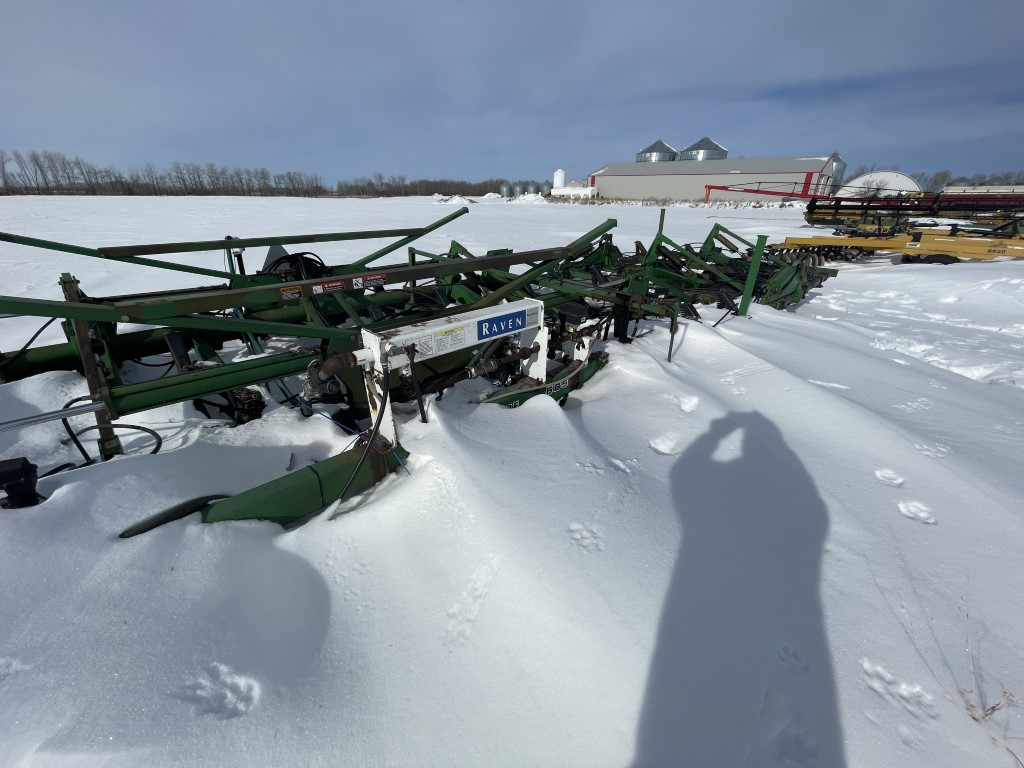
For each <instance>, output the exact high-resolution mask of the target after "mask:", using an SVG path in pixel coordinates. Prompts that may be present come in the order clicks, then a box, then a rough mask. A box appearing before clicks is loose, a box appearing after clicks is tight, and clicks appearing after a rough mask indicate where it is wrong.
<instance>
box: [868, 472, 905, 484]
mask: <svg viewBox="0 0 1024 768" xmlns="http://www.w3.org/2000/svg"><path fill="white" fill-rule="evenodd" d="M875 477H877V478H878V479H879V480H880V481H881V482H883V483H885V484H886V485H891V486H892V487H893V488H899V487H900V486H901V485H903V483H904V482H906V481H905V480H904V479H903V478H902V477H900V476H899V475H898V474H896V473H895V472H893V471H892V470H891V469H876V470H875Z"/></svg>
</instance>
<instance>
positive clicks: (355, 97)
mask: <svg viewBox="0 0 1024 768" xmlns="http://www.w3.org/2000/svg"><path fill="white" fill-rule="evenodd" d="M3 21H4V24H3V27H2V29H3V34H2V41H3V42H2V44H0V84H2V91H0V92H2V98H3V109H2V110H0V148H3V149H7V150H8V151H13V150H20V151H22V152H26V151H29V150H33V149H35V150H52V151H56V152H63V153H64V154H67V155H72V156H74V155H79V156H81V157H82V158H84V159H86V160H89V161H90V162H92V163H94V164H97V165H113V166H115V167H117V168H120V169H122V170H129V169H131V168H141V167H142V166H144V165H145V164H146V163H153V164H155V165H156V166H157V167H166V166H167V165H169V164H170V163H172V162H174V161H176V160H177V161H187V162H197V163H203V164H205V163H207V162H213V163H216V164H218V165H226V166H230V167H234V166H246V167H257V166H265V167H267V168H269V169H270V170H271V171H272V172H281V171H286V170H299V171H305V172H311V173H319V174H320V175H321V176H322V177H323V179H324V181H325V182H327V183H329V184H333V182H335V181H337V180H339V179H354V178H356V177H359V176H367V175H371V174H373V173H376V172H380V173H383V174H384V175H385V176H388V175H405V176H406V177H407V178H409V179H414V178H457V179H467V180H481V179H485V178H490V177H505V178H511V179H525V178H534V179H544V178H550V176H551V173H552V172H553V171H554V170H555V169H556V168H559V167H561V168H564V169H565V170H566V172H567V174H568V176H569V177H570V178H576V177H582V176H584V175H585V174H587V173H588V172H589V171H592V170H595V169H596V168H599V167H600V166H602V165H604V164H605V163H608V162H625V161H631V160H632V159H633V156H634V154H635V153H636V152H638V151H639V150H640V149H642V148H644V147H645V146H647V145H648V144H650V143H651V142H653V141H654V140H655V139H659V138H660V139H662V140H664V141H666V142H668V143H669V144H671V145H673V146H676V147H678V148H681V147H684V146H686V145H688V144H690V143H692V142H694V141H696V140H697V139H699V138H700V137H701V136H705V135H707V136H710V137H711V138H713V139H715V140H716V141H718V142H719V143H721V144H723V145H724V146H726V147H727V148H728V149H729V151H730V156H731V157H743V156H775V155H787V156H789V155H793V156H801V155H813V156H816V155H825V154H828V153H830V152H833V151H838V152H840V153H841V154H842V155H843V157H844V158H845V159H846V160H847V162H848V163H849V165H850V168H851V169H853V168H854V167H856V166H859V165H872V164H874V165H878V166H881V167H894V166H898V167H899V168H900V169H902V170H904V171H918V170H922V171H934V170H939V169H943V168H948V169H950V170H952V171H953V172H954V174H969V173H974V172H986V173H987V172H993V171H999V170H1020V169H1024V152H1022V150H1021V147H1022V146H1024V81H1022V80H1021V77H1020V73H1021V71H1022V70H1024V45H1022V44H1021V42H1020V36H1021V30H1022V29H1024V0H976V1H975V2H973V3H964V2H962V0H960V1H958V2H952V1H951V0H885V1H884V2H879V1H878V0H859V1H858V2H857V3H855V4H850V3H838V2H831V1H830V0H773V1H772V2H766V1H765V0H745V1H744V2H737V1H736V0H715V2H709V1H705V2H701V3H695V2H689V0H676V1H675V2H668V1H665V2H661V1H657V2H643V0H640V1H638V2H633V3H630V4H628V5H627V4H626V3H622V2H616V3H612V2H605V1H604V0H591V1H590V2H583V1H581V0H547V1H546V2H534V0H520V1H519V2H502V3H494V2H484V1H483V0H477V1H476V2H470V1H469V0H466V1H462V0H457V1H455V2H447V1H446V0H439V1H438V2H433V3H430V2H422V1H421V2H408V1H406V0H402V1H400V2H399V1H395V0H375V2H373V3H360V4H358V5H356V4H352V3H347V2H344V0H340V1H339V0H333V2H326V1H320V0H291V2H288V3H284V2H269V1H267V0H250V1H248V2H245V1H243V0H179V1H178V2H175V3H150V2H145V0H141V1H140V0H134V1H125V0H91V2H81V1H80V0H7V2H6V3H5V8H4V13H3Z"/></svg>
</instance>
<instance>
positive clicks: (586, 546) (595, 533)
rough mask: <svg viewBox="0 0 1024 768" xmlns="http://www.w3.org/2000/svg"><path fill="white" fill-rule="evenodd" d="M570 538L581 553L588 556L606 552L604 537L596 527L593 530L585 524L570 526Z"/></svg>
mask: <svg viewBox="0 0 1024 768" xmlns="http://www.w3.org/2000/svg"><path fill="white" fill-rule="evenodd" d="M569 538H570V539H572V541H573V543H574V544H575V545H576V546H577V547H579V550H580V551H581V552H585V553H586V554H588V555H589V554H591V553H593V552H602V551H603V550H604V536H603V535H602V533H601V531H600V529H598V528H596V527H595V528H592V527H590V526H589V525H585V524H584V523H573V524H572V525H570V526H569Z"/></svg>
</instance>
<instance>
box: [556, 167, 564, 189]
mask: <svg viewBox="0 0 1024 768" xmlns="http://www.w3.org/2000/svg"><path fill="white" fill-rule="evenodd" d="M554 188H555V189H565V171H563V170H562V169H561V168H559V169H558V170H557V171H555V183H554Z"/></svg>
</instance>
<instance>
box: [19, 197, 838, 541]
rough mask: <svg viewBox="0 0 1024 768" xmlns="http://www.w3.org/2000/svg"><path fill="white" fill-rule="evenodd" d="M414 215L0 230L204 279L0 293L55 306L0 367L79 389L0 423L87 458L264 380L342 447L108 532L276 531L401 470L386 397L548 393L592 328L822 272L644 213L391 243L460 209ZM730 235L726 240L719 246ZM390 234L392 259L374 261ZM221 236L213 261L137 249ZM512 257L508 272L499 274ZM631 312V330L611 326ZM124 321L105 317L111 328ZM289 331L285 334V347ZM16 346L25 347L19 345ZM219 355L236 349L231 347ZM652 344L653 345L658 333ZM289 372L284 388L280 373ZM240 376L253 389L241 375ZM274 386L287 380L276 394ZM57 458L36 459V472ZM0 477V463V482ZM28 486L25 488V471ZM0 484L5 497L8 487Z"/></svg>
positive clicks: (790, 294) (239, 406)
mask: <svg viewBox="0 0 1024 768" xmlns="http://www.w3.org/2000/svg"><path fill="white" fill-rule="evenodd" d="M467 212H468V209H466V208H461V209H459V210H458V211H456V212H455V213H453V214H451V215H450V216H446V217H444V218H442V219H439V220H438V221H436V222H434V223H432V224H430V225H428V226H426V227H420V228H410V229H393V230H370V231H357V232H335V233H324V234H308V235H291V236H283V237H257V238H225V239H223V240H207V241H200V242H181V243H161V244H151V245H134V246H124V247H116V248H85V247H81V246H77V245H70V244H66V243H57V242H51V241H46V240H39V239H35V238H30V237H23V236H19V235H12V234H7V233H0V240H2V241H6V242H9V243H14V244H19V245H24V246H31V247H37V248H45V249H48V250H53V251H60V252H64V253H69V254H74V255H78V256H86V257H92V258H99V259H104V260H107V261H111V262H124V263H128V264H135V265H142V266H148V267H154V268H158V269H162V270H169V271H173V272H184V273H189V274H199V275H204V276H208V277H212V278H217V279H219V280H221V281H223V282H222V283H221V284H219V285H214V286H209V287H203V288H188V289H179V290H168V291H160V292H153V293H143V294H132V295H123V296H106V297H91V296H88V295H86V294H85V293H84V292H83V291H82V289H81V287H80V286H79V282H78V280H76V279H75V278H74V277H73V276H72V275H71V274H69V273H65V274H63V275H62V276H61V278H60V285H61V286H62V289H63V292H64V296H65V299H66V300H65V301H49V300H41V299H31V298H21V297H11V296H2V297H0V312H3V313H7V314H11V315H23V316H35V317H42V318H49V321H52V320H53V319H57V318H59V319H62V321H63V323H62V327H63V329H64V333H65V336H66V338H67V341H66V342H64V343H61V344H53V345H48V346H40V347H31V346H30V345H25V347H23V348H21V349H19V350H17V351H14V352H8V353H0V381H14V380H17V379H21V378H25V377H28V376H33V375H36V374H39V373H42V372H45V371H51V370H78V371H80V372H81V373H82V374H83V376H84V377H85V380H86V383H87V384H88V387H89V392H90V396H89V397H87V398H79V399H78V400H85V401H88V402H87V403H86V404H85V405H79V406H75V407H72V406H73V405H74V402H77V401H72V403H68V404H67V405H66V406H65V407H64V408H63V409H61V410H59V411H54V412H52V413H49V414H42V415H39V416H34V417H30V418H29V419H22V420H18V421H14V422H5V423H0V430H3V429H13V428H17V427H19V426H24V425H25V424H27V423H39V422H40V421H45V420H47V419H52V420H58V419H59V420H62V421H63V422H64V425H65V428H66V429H67V430H68V433H69V436H70V439H71V440H73V441H74V442H75V443H76V446H77V447H78V448H79V450H80V451H81V452H82V453H83V455H84V456H85V457H86V458H87V463H91V462H93V461H95V460H96V459H95V458H90V457H89V455H88V453H87V452H86V451H85V449H84V447H83V446H82V445H81V443H80V441H78V437H77V435H78V434H80V433H81V432H84V431H96V432H97V433H98V440H97V448H98V451H99V454H100V455H99V458H100V459H103V460H106V459H109V458H111V457H113V456H115V455H117V454H119V453H121V452H122V447H121V444H120V441H119V439H118V436H117V433H116V431H115V430H117V429H141V430H142V431H145V432H148V433H150V434H151V435H153V436H154V437H155V438H156V439H157V445H156V448H154V449H153V452H155V451H156V450H159V447H160V442H159V436H158V435H156V434H155V433H154V432H153V431H152V430H148V429H146V428H143V427H133V426H131V425H126V424H123V423H119V422H118V420H119V419H121V418H122V417H124V416H127V415H129V414H132V413H137V412H140V411H145V410H149V409H152V408H157V407H160V406H163V405H168V404H172V403H177V402H183V401H192V402H193V403H194V404H195V406H196V408H197V409H199V410H200V411H201V412H203V413H206V414H207V415H210V416H222V417H225V418H227V419H229V420H231V421H232V422H233V423H235V424H244V423H246V422H248V421H251V420H253V419H258V418H260V415H261V414H262V411H263V408H264V407H265V403H266V397H267V396H268V394H269V393H270V392H272V391H273V390H272V389H271V386H270V385H271V384H273V387H274V389H276V390H277V391H278V392H279V393H280V394H281V395H282V396H283V400H284V402H285V403H287V404H289V405H292V406H295V407H297V408H300V409H301V411H302V413H303V414H304V415H311V414H312V413H313V412H314V411H316V410H318V408H320V407H327V408H330V409H332V410H334V411H335V413H334V415H333V417H332V418H333V419H334V420H335V421H336V422H337V423H339V425H340V426H342V427H343V428H347V429H349V430H350V431H351V432H352V433H353V435H354V436H355V438H354V445H352V446H351V447H350V448H348V449H347V450H345V451H342V452H341V453H338V454H336V455H334V456H331V457H330V458H327V459H325V460H323V461H320V462H317V463H315V464H313V465H311V466H308V467H305V468H302V469H298V470H295V471H293V472H290V473H289V474H287V475H285V476H284V477H281V478H279V479H277V480H273V481H271V482H268V483H265V484H263V485H260V486H258V487H256V488H253V489H251V490H249V491H246V492H244V493H241V494H237V495H235V496H232V497H230V498H221V497H203V498H201V499H194V500H191V501H186V502H183V503H181V504H178V505H176V506H174V507H172V508H171V509H169V510H166V511H164V512H163V513H161V514H160V515H158V516H156V517H154V518H152V519H150V520H148V521H143V522H142V523H140V524H138V525H136V526H132V528H130V529H129V530H127V531H125V534H124V535H126V536H128V535H135V534H137V533H141V532H143V531H146V530H149V529H151V528H152V527H155V526H156V525H160V524H162V523H164V522H168V521H170V520H174V519H178V518H180V517H183V516H185V515H188V514H191V513H194V512H201V514H202V517H203V520H204V521H207V522H214V521H222V520H239V519H262V520H273V521H275V522H278V523H280V524H282V525H285V526H287V527H292V526H294V525H296V524H300V523H302V522H304V521H305V520H308V519H309V518H311V517H312V516H314V515H315V514H317V513H318V512H320V511H322V510H323V509H324V508H326V507H328V506H330V505H331V504H333V503H334V502H336V501H338V500H340V499H344V498H348V497H351V496H354V495H357V494H359V493H362V492H364V491H366V490H367V489H369V488H370V487H372V486H373V485H374V484H375V483H376V482H378V481H379V480H380V479H382V478H383V477H384V476H385V475H387V474H388V473H389V472H392V471H395V470H396V469H398V468H400V467H401V466H403V459H404V457H405V456H406V455H407V453H406V451H405V450H404V449H403V448H402V446H401V444H400V442H399V439H398V435H397V432H396V430H395V426H394V420H393V417H392V413H391V405H392V403H402V402H409V403H411V402H415V403H417V404H418V406H419V412H420V414H421V418H423V419H424V420H425V419H426V409H425V408H424V397H426V396H429V395H431V394H436V395H437V396H438V397H440V396H441V395H442V394H443V392H444V391H445V389H447V388H449V387H451V386H452V385H454V384H455V383H456V382H458V381H462V380H465V379H470V378H478V377H479V378H486V379H488V380H489V381H491V382H492V384H493V390H492V391H491V393H490V394H489V395H487V396H485V397H483V398H482V399H481V400H480V402H490V403H498V404H501V405H505V406H507V407H516V406H518V405H521V404H522V403H523V402H525V401H526V400H527V399H529V398H530V397H533V396H536V395H539V394H543V395H548V396H551V397H553V398H555V399H556V400H558V401H559V402H561V403H564V402H565V399H566V398H567V397H568V395H569V393H570V392H571V391H573V390H575V389H577V388H579V387H581V386H582V385H583V384H584V383H585V382H586V381H587V380H589V379H590V378H591V377H592V376H593V375H594V374H595V373H596V372H597V371H598V370H600V369H601V368H602V367H603V366H604V365H605V363H606V362H607V359H608V355H607V352H604V351H597V350H596V349H594V345H595V344H597V343H598V342H601V341H604V340H607V338H608V335H609V332H611V331H614V337H615V339H617V340H618V341H621V342H629V341H631V340H632V338H633V335H635V333H636V328H637V324H638V323H639V321H640V320H642V319H644V318H647V317H661V318H666V319H668V320H670V322H671V331H672V335H673V336H674V334H675V331H676V328H677V325H678V322H679V318H680V317H682V318H683V319H686V320H693V321H700V320H701V315H700V312H699V310H698V305H707V304H712V305H716V306H718V307H720V308H723V309H726V310H727V312H728V313H733V314H739V315H744V314H746V313H747V310H748V307H749V304H750V302H751V301H757V302H760V303H762V304H766V305H768V306H771V307H775V308H783V307H785V306H788V305H789V304H792V303H794V302H798V301H800V300H801V299H803V298H804V296H805V295H806V293H807V291H808V290H810V289H811V288H813V287H815V286H817V285H820V284H821V282H822V281H823V280H825V279H826V278H827V277H829V276H831V275H834V274H835V272H834V271H833V270H827V269H822V268H820V267H815V266H812V265H811V264H810V263H809V262H806V261H803V260H800V259H796V260H792V259H791V260H789V261H788V262H786V261H783V260H782V259H779V258H777V257H776V256H774V255H773V254H772V253H770V252H769V251H768V250H767V249H766V247H765V246H766V238H764V237H759V238H758V239H757V241H756V242H753V243H752V242H749V241H747V240H744V239H743V238H742V237H739V236H738V235H736V234H735V233H732V232H729V231H728V230H726V229H725V228H723V227H720V226H718V225H716V226H715V227H714V228H713V229H712V231H711V233H710V234H709V235H708V237H707V238H706V239H705V240H704V242H703V243H701V244H699V245H697V246H694V245H686V244H684V245H680V244H678V243H676V242H674V241H673V240H671V239H669V238H668V237H667V236H666V235H665V234H664V232H663V225H664V211H662V217H661V223H660V224H659V227H658V232H657V235H656V236H655V238H654V239H653V241H652V243H651V244H650V246H648V247H644V246H643V245H641V244H640V243H637V245H636V249H635V252H633V253H630V254H623V253H622V252H621V251H620V250H619V249H618V248H617V247H616V246H615V245H614V243H613V241H612V236H611V234H609V233H610V232H611V230H612V229H613V228H614V227H615V225H616V222H615V220H614V219H609V220H607V221H605V222H604V223H603V224H601V225H600V226H598V227H595V228H594V229H593V230H591V231H590V232H587V233H586V234H584V235H582V236H581V237H579V238H578V239H576V240H575V241H573V242H572V243H569V244H568V245H566V246H562V247H556V248H546V249H540V250H535V251H521V252H514V251H512V250H510V249H501V250H494V251H489V252H488V253H486V254H485V255H483V256H474V255H473V254H471V253H470V252H469V251H468V250H467V249H465V248H464V247H462V246H461V245H459V244H458V243H457V242H454V241H453V242H452V243H451V246H450V247H449V249H448V251H447V252H446V253H441V254H433V253H428V252H426V251H423V250H420V249H417V248H415V247H412V246H411V243H413V242H414V241H416V240H417V239H419V238H421V237H423V236H424V235H426V234H428V233H430V232H433V231H435V230H436V229H438V228H440V227H442V226H444V225H445V224H447V223H449V222H451V221H452V220H454V219H456V218H458V217H459V216H462V215H464V214H465V213H467ZM374 239H391V240H393V242H391V243H389V244H388V245H385V246H384V247H382V248H379V249H377V250H375V251H373V252H371V253H370V254H368V255H367V256H364V257H362V258H360V259H358V260H356V261H354V262H351V263H348V264H342V265H328V264H326V263H325V262H324V261H323V260H322V259H321V258H320V257H319V256H317V255H316V254H314V253H311V252H308V251H303V252H298V253H289V252H288V251H287V250H286V248H285V246H292V245H298V244H303V245H305V244H310V243H332V242H339V241H362V240H374ZM737 243H739V245H737ZM264 246H265V247H268V253H267V256H266V259H265V261H264V263H263V265H262V268H260V269H259V270H256V271H247V269H246V264H245V259H244V252H245V250H246V249H250V248H255V247H264ZM405 247H408V251H407V253H408V258H407V261H406V262H404V263H399V264H385V265H379V264H377V263H376V262H378V260H380V259H381V258H382V257H384V256H386V255H388V254H391V253H394V252H395V251H397V250H399V249H400V248H405ZM221 249H223V251H224V263H225V268H224V269H211V268H207V267H199V266H193V265H190V264H183V263H176V262H170V261H162V260H159V259H154V258H151V257H153V256H163V255H168V254H190V253H197V252H204V251H206V252H208V251H213V250H221ZM513 268H515V271H513ZM630 324H632V326H633V333H632V334H630V331H629V326H630ZM125 325H130V326H135V328H134V329H127V330H126V329H124V328H123V326H125ZM268 339H276V340H277V341H276V342H275V344H274V345H273V347H274V348H275V349H280V348H281V347H282V341H281V340H282V339H291V340H292V342H291V346H290V347H288V348H287V349H286V351H275V352H268V344H267V340H268ZM300 340H301V343H300ZM228 342H231V343H233V344H234V345H236V346H237V344H238V343H239V342H241V343H242V344H244V345H245V347H247V348H248V351H249V353H250V354H249V355H248V356H246V357H243V358H242V359H239V360H233V361H228V360H224V359H222V357H221V355H220V354H219V353H220V351H221V350H222V349H223V348H224V345H225V344H226V343H228ZM30 343H31V342H30ZM236 352H237V349H236ZM157 355H162V356H166V358H165V360H166V361H165V362H164V363H161V365H163V366H165V367H166V370H165V373H166V375H162V376H161V377H159V378H156V379H152V380H149V381H141V382H131V381H127V380H125V378H124V377H123V375H122V366H123V365H124V364H125V363H128V362H129V361H134V362H136V363H141V364H143V365H153V363H145V362H143V361H142V358H147V357H153V356H157ZM669 355H670V357H671V342H670V351H669ZM290 377H299V383H298V384H296V383H295V382H293V383H292V385H291V386H289V384H288V383H287V382H286V381H285V380H286V379H288V378H290ZM259 385H265V388H260V386H259ZM293 390H294V391H293ZM82 412H91V413H94V414H95V417H96V425H95V426H93V427H89V428H86V430H80V431H79V432H78V433H76V432H73V431H72V430H71V428H70V426H68V418H69V417H71V416H74V415H78V414H80V413H82ZM15 461H16V462H23V463H18V464H17V466H15V465H14V464H11V465H10V466H9V467H8V466H7V465H6V464H5V467H4V469H5V472H6V473H7V474H9V475H10V479H9V481H8V480H5V483H7V485H5V487H8V497H9V501H12V500H13V501H15V502H17V503H16V504H11V505H10V506H27V505H28V503H29V502H30V501H35V500H37V498H36V497H34V496H33V497H32V498H31V499H30V498H29V494H30V493H31V494H34V493H35V492H34V481H35V477H34V474H33V473H34V467H33V471H32V472H27V469H26V467H31V466H33V465H31V464H30V463H29V462H28V460H27V459H18V460H15ZM70 466H73V465H64V466H62V467H59V468H56V469H54V470H50V474H53V473H55V472H57V471H60V470H62V469H65V468H67V467H70ZM7 474H5V478H6V477H7ZM30 484H32V490H31V491H29V490H28V485H30ZM12 494H13V495H12Z"/></svg>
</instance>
